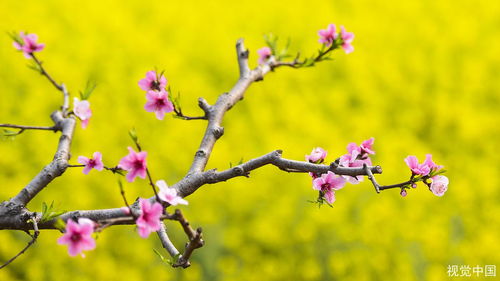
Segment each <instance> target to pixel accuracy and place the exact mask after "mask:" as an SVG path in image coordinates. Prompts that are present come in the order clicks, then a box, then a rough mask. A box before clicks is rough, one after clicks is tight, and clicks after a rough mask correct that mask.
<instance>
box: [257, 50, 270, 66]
mask: <svg viewBox="0 0 500 281" xmlns="http://www.w3.org/2000/svg"><path fill="white" fill-rule="evenodd" d="M257 53H258V54H259V64H264V63H266V62H267V60H268V59H269V58H270V57H271V54H272V51H271V48H269V47H262V48H260V49H259V50H257Z"/></svg>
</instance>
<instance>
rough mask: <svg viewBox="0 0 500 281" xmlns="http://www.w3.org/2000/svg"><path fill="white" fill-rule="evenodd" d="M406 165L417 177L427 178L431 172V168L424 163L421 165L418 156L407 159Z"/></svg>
mask: <svg viewBox="0 0 500 281" xmlns="http://www.w3.org/2000/svg"><path fill="white" fill-rule="evenodd" d="M405 162H406V165H408V167H410V169H411V171H412V172H413V173H414V174H415V175H422V176H427V175H428V174H429V172H430V171H431V169H430V167H429V166H428V165H427V164H425V162H424V163H422V164H419V163H418V159H417V157H416V156H413V155H410V156H408V157H406V158H405Z"/></svg>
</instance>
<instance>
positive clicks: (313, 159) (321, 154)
mask: <svg viewBox="0 0 500 281" xmlns="http://www.w3.org/2000/svg"><path fill="white" fill-rule="evenodd" d="M326 154H327V152H326V150H324V149H323V148H321V147H316V148H314V149H313V150H312V151H311V154H309V155H306V161H309V162H310V163H316V164H319V163H323V161H325V158H326Z"/></svg>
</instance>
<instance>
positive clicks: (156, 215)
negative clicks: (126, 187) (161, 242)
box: [135, 198, 163, 238]
mask: <svg viewBox="0 0 500 281" xmlns="http://www.w3.org/2000/svg"><path fill="white" fill-rule="evenodd" d="M139 206H140V208H141V215H140V216H139V218H137V220H136V222H135V223H136V224H137V231H138V232H139V235H140V236H141V237H142V238H147V237H148V236H149V234H150V233H151V232H154V231H158V230H160V227H161V226H160V217H161V215H162V213H163V207H162V206H161V204H160V203H158V202H154V203H153V204H151V203H149V200H147V199H143V198H140V199H139Z"/></svg>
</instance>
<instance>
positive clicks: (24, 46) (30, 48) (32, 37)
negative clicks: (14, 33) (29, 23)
mask: <svg viewBox="0 0 500 281" xmlns="http://www.w3.org/2000/svg"><path fill="white" fill-rule="evenodd" d="M19 37H21V40H22V42H17V41H14V43H13V45H14V48H16V49H18V50H19V51H22V52H23V55H24V56H25V57H26V58H28V59H29V58H31V54H32V53H34V52H40V51H41V50H43V48H44V47H45V44H42V43H37V42H36V41H37V40H38V36H37V35H36V34H33V33H30V34H24V32H21V33H20V34H19Z"/></svg>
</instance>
